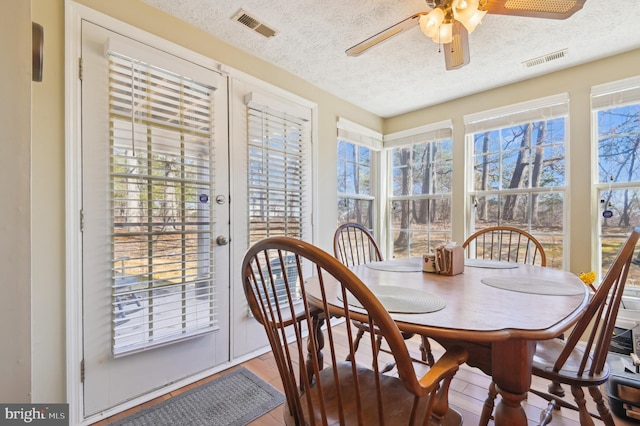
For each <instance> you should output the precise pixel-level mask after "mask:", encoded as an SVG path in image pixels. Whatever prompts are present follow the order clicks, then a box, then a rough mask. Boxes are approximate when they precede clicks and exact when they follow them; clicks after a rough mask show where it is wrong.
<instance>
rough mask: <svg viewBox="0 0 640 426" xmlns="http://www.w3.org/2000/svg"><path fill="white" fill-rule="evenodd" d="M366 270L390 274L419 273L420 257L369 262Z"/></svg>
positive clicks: (420, 268) (420, 266)
mask: <svg viewBox="0 0 640 426" xmlns="http://www.w3.org/2000/svg"><path fill="white" fill-rule="evenodd" d="M366 266H367V268H371V269H377V270H379V271H390V272H421V271H422V258H421V257H405V258H402V259H393V260H383V261H382V262H370V263H367V264H366Z"/></svg>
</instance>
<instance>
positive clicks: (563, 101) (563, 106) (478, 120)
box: [464, 93, 569, 134]
mask: <svg viewBox="0 0 640 426" xmlns="http://www.w3.org/2000/svg"><path fill="white" fill-rule="evenodd" d="M568 114H569V94H568V93H561V94H558V95H554V96H549V97H546V98H541V99H536V100H533V101H527V102H522V103H519V104H513V105H509V106H505V107H501V108H495V109H491V110H487V111H482V112H478V113H475V114H468V115H465V116H464V128H465V132H466V133H467V134H471V133H479V132H486V131H490V130H495V129H501V128H504V127H510V126H516V125H519V124H524V123H529V122H533V121H539V120H548V119H549V118H552V117H562V116H567V115H568Z"/></svg>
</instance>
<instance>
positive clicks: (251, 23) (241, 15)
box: [231, 9, 276, 38]
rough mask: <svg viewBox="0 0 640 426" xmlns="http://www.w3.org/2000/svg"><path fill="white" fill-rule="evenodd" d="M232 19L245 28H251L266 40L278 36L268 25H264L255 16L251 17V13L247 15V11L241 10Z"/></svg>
mask: <svg viewBox="0 0 640 426" xmlns="http://www.w3.org/2000/svg"><path fill="white" fill-rule="evenodd" d="M231 19H233V20H234V21H237V22H240V23H241V24H242V25H244V26H245V27H248V28H251V29H252V30H253V31H255V32H257V33H258V34H260V35H262V36H264V37H266V38H269V37H273V36H274V35H276V30H274V29H273V28H271V27H269V26H268V25H266V24H263V23H262V22H260V21H259V20H258V19H256V18H255V17H254V16H251V15H250V14H249V13H247V11H245V10H242V9H240V10H239V11H238V12H237V13H236V14H235V15H233V17H232V18H231Z"/></svg>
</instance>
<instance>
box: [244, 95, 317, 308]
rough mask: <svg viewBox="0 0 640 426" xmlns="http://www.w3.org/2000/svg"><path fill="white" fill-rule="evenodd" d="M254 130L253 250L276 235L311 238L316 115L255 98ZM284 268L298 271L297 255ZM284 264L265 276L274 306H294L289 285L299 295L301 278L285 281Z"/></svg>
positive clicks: (251, 104)
mask: <svg viewBox="0 0 640 426" xmlns="http://www.w3.org/2000/svg"><path fill="white" fill-rule="evenodd" d="M245 103H246V105H247V109H246V111H247V123H248V125H247V128H248V141H247V142H248V143H247V149H248V208H249V211H248V217H249V245H251V244H253V243H255V242H256V241H258V240H260V239H262V238H266V237H270V236H287V237H292V238H300V239H308V238H309V236H310V231H311V230H310V228H311V226H310V216H311V202H310V200H311V184H310V179H311V177H310V174H311V173H310V171H311V135H310V125H309V124H310V111H309V110H308V109H306V108H303V107H299V108H297V107H296V106H293V105H286V104H282V103H276V102H272V101H271V100H270V98H268V97H265V96H262V95H260V94H256V93H251V94H249V95H247V96H246V98H245ZM283 261H284V265H285V266H284V267H286V268H287V269H289V268H294V271H295V268H296V267H297V265H295V263H293V256H285V257H284V258H283ZM281 268H282V265H281V264H280V262H279V261H278V259H274V260H273V262H272V265H269V267H267V269H266V270H265V271H264V273H269V271H270V272H271V274H272V277H273V280H274V281H275V285H276V293H275V294H273V295H270V299H271V300H273V301H274V302H275V301H276V300H277V301H278V303H280V304H288V303H289V301H288V300H287V299H286V292H285V291H284V289H285V286H287V285H288V286H289V288H291V289H293V292H292V294H297V295H298V296H299V293H298V291H297V290H296V289H297V288H299V282H298V280H299V277H297V274H294V275H289V277H290V278H291V277H292V276H293V277H296V279H295V280H291V279H289V280H288V281H287V280H285V279H284V276H283V274H282V273H281Z"/></svg>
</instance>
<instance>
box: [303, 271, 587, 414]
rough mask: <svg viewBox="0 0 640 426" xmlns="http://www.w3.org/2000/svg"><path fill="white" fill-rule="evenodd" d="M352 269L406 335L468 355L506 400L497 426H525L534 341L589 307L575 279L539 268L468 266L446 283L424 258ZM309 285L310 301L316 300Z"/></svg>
mask: <svg viewBox="0 0 640 426" xmlns="http://www.w3.org/2000/svg"><path fill="white" fill-rule="evenodd" d="M350 269H351V270H352V271H353V272H354V273H355V274H356V275H357V276H358V277H359V278H360V279H361V280H362V281H363V282H364V283H365V285H367V286H368V287H369V288H370V289H371V290H372V292H373V293H374V294H376V295H377V296H378V299H380V301H381V302H382V304H383V306H385V308H387V310H388V311H389V312H390V314H391V317H392V318H393V319H394V321H395V322H396V324H397V325H398V328H399V329H400V330H401V331H403V332H410V333H416V334H419V335H423V336H427V337H429V338H431V339H434V340H435V341H437V342H438V343H439V344H441V345H442V346H443V347H444V348H447V347H450V346H454V345H457V346H463V347H464V348H466V350H467V351H468V354H469V355H468V360H467V364H469V365H470V366H473V367H477V368H479V369H480V370H482V371H483V372H484V373H485V374H487V375H489V376H491V377H492V379H493V381H494V382H495V383H496V385H497V388H498V391H499V393H500V395H501V397H502V398H501V399H500V400H499V402H498V404H497V406H496V407H495V412H494V419H495V424H496V425H497V426H518V425H526V424H527V417H526V414H525V411H524V409H523V407H522V405H521V402H522V401H523V400H524V399H525V398H526V396H527V392H528V390H529V388H530V386H531V367H532V360H533V355H534V352H535V350H536V342H537V341H539V340H545V339H553V338H556V337H557V336H559V335H561V334H562V333H563V332H565V331H567V329H569V328H570V327H571V326H572V325H573V324H574V323H575V322H576V321H577V320H578V319H579V318H580V316H581V314H582V313H583V311H584V309H585V308H586V305H587V302H588V300H589V292H588V289H587V287H586V286H585V285H584V284H583V283H582V281H581V280H580V279H579V278H578V277H577V276H576V275H574V274H572V273H569V272H566V271H561V270H558V269H553V268H544V267H540V266H531V265H524V264H515V263H511V264H507V263H505V262H494V261H482V260H475V259H468V260H466V261H465V267H464V272H463V273H462V274H458V275H454V276H445V275H439V274H435V273H427V272H422V258H406V259H396V260H390V261H384V262H373V263H369V264H365V265H356V266H352V267H350ZM312 280H313V279H312ZM329 282H330V281H329ZM307 286H308V287H307V291H308V296H310V299H311V300H312V301H313V299H314V298H315V297H318V296H319V295H315V296H314V291H313V290H314V287H313V286H312V285H311V286H309V283H307ZM334 290H335V287H331V286H329V287H327V291H328V293H327V298H328V301H329V303H331V304H333V303H332V300H333V301H335V305H336V306H341V301H340V300H339V295H338V294H337V292H335V291H334ZM356 310H357V307H356ZM491 408H492V403H491V404H487V403H485V407H484V409H483V413H482V417H481V419H488V417H489V416H490V415H491Z"/></svg>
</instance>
